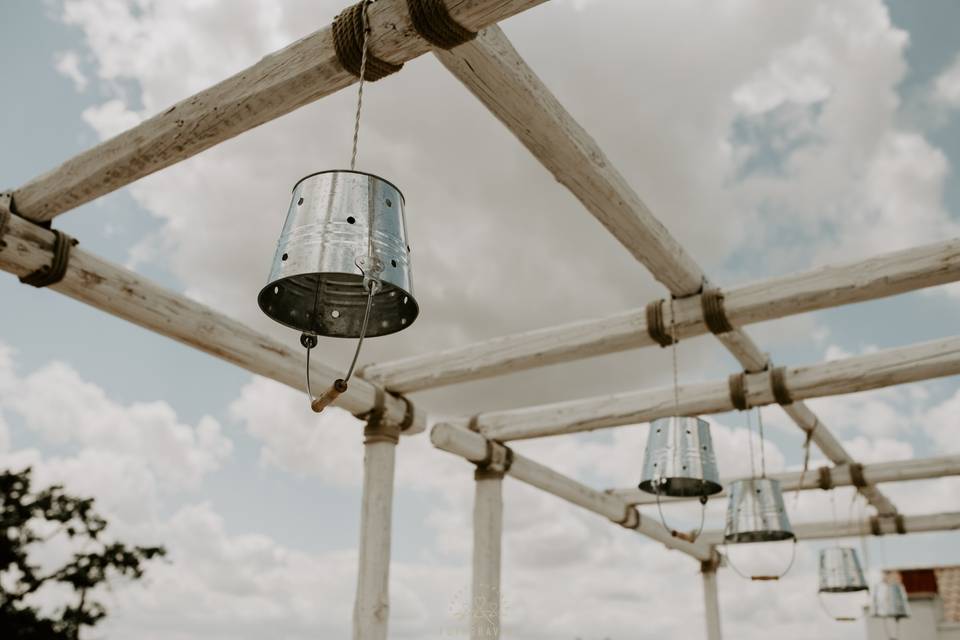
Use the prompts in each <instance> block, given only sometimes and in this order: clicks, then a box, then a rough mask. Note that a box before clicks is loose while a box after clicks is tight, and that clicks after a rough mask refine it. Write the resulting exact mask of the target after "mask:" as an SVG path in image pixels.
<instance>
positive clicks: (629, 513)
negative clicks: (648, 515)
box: [611, 505, 640, 529]
mask: <svg viewBox="0 0 960 640" xmlns="http://www.w3.org/2000/svg"><path fill="white" fill-rule="evenodd" d="M611 522H613V523H614V524H618V525H620V526H621V527H624V528H626V529H636V528H637V527H639V526H640V511H639V510H638V509H637V508H636V507H634V506H632V505H627V508H626V510H625V511H624V512H623V518H621V519H620V520H613V519H612V518H611Z"/></svg>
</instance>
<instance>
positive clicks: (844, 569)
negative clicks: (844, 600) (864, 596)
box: [819, 547, 867, 593]
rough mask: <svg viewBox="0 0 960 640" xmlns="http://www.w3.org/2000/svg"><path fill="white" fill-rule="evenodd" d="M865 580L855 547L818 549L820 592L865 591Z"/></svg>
mask: <svg viewBox="0 0 960 640" xmlns="http://www.w3.org/2000/svg"><path fill="white" fill-rule="evenodd" d="M866 590H867V580H866V578H864V577H863V569H862V568H861V566H860V559H859V558H858V557H857V551H856V549H854V548H852V547H830V548H828V549H821V550H820V589H819V591H820V593H851V592H853V591H866Z"/></svg>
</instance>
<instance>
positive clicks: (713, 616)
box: [700, 552, 723, 640]
mask: <svg viewBox="0 0 960 640" xmlns="http://www.w3.org/2000/svg"><path fill="white" fill-rule="evenodd" d="M714 553H716V552H714ZM717 560H718V559H716V560H705V561H704V562H701V563H700V573H701V574H702V575H703V601H704V605H705V606H704V609H705V610H706V619H707V640H723V634H722V633H721V631H720V600H719V598H718V594H717V567H718V566H719V564H720V563H719V562H718V561H717Z"/></svg>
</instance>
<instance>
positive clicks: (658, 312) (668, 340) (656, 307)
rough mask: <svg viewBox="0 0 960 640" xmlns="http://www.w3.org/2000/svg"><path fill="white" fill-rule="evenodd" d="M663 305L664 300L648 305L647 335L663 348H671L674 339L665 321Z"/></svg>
mask: <svg viewBox="0 0 960 640" xmlns="http://www.w3.org/2000/svg"><path fill="white" fill-rule="evenodd" d="M663 303H664V301H663V300H654V301H653V302H651V303H649V304H648V305H647V310H646V314H647V334H648V335H649V336H650V339H651V340H653V341H654V342H656V343H657V344H658V345H660V346H661V347H669V346H670V345H672V344H673V342H674V339H673V336H672V335H670V332H669V331H667V325H666V323H664V321H663Z"/></svg>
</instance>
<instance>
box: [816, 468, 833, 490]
mask: <svg viewBox="0 0 960 640" xmlns="http://www.w3.org/2000/svg"><path fill="white" fill-rule="evenodd" d="M817 473H818V474H819V475H820V477H819V479H818V481H817V485H818V486H819V487H820V488H821V489H823V490H824V491H830V490H831V489H833V474H832V473H830V467H820V468H819V469H817Z"/></svg>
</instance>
